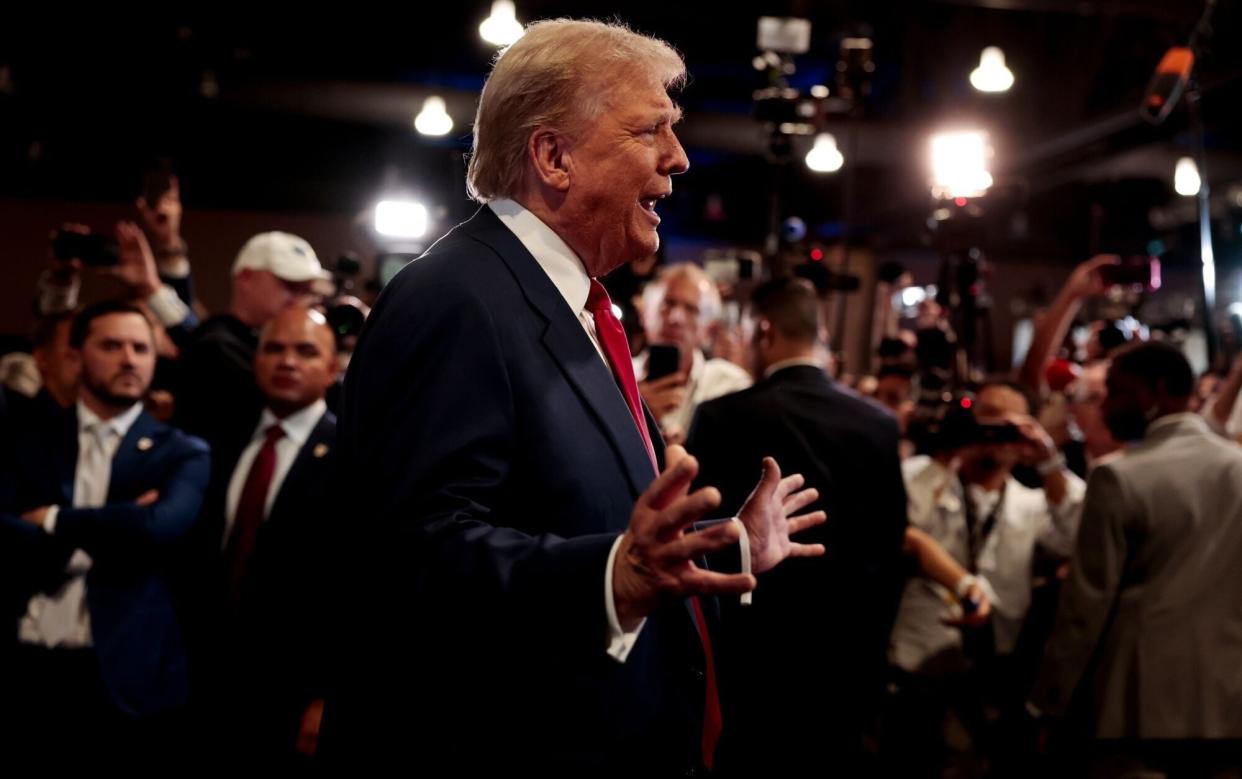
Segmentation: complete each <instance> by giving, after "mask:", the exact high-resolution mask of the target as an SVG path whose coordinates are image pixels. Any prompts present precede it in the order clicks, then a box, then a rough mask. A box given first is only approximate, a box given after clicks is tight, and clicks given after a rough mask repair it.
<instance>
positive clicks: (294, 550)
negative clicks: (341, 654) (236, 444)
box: [187, 411, 341, 754]
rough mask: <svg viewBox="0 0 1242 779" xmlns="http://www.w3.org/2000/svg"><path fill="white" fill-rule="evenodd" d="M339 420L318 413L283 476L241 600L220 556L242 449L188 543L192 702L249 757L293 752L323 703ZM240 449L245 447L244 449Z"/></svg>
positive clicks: (219, 475) (228, 462) (219, 477)
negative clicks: (307, 719)
mask: <svg viewBox="0 0 1242 779" xmlns="http://www.w3.org/2000/svg"><path fill="white" fill-rule="evenodd" d="M336 443H337V442H336V417H335V416H333V414H332V413H331V412H330V411H329V412H324V414H323V416H321V417H320V418H319V421H318V422H317V423H316V425H315V427H314V429H313V430H312V431H311V434H310V436H309V437H308V438H307V440H306V442H305V443H304V444H303V445H302V447H301V448H300V449H299V450H298V454H297V456H296V458H295V459H294V461H293V464H292V465H291V466H290V468H289V472H288V473H287V474H286V476H285V478H284V481H283V482H281V485H280V489H279V491H278V492H277V494H276V498H275V500H274V501H273V502H272V508H271V511H270V512H269V513H268V516H267V518H266V520H265V521H264V523H263V525H262V526H261V527H260V528H259V532H258V535H257V536H256V538H255V546H254V551H253V552H252V553H251V556H250V558H249V560H248V561H247V563H246V574H245V579H244V582H243V586H242V591H241V596H240V598H239V599H238V601H237V602H236V603H232V602H231V601H230V595H229V589H228V588H229V579H228V575H229V572H228V571H227V570H226V569H225V566H224V559H223V556H222V554H221V549H222V545H223V542H224V528H225V512H226V493H227V491H228V485H229V481H230V479H231V478H232V476H233V472H234V470H235V469H236V467H237V461H238V458H239V457H240V456H241V451H234V452H232V453H230V454H229V455H228V456H227V457H226V458H224V462H223V463H222V466H221V467H219V468H217V469H216V472H215V474H214V475H213V478H212V486H211V490H210V491H209V494H208V500H207V503H206V505H205V507H204V517H203V521H202V522H201V523H200V527H201V528H202V533H201V535H200V536H199V538H198V539H197V540H196V541H195V543H194V555H195V559H196V561H197V564H196V565H195V570H196V571H197V572H198V573H196V574H195V576H194V578H195V579H197V580H198V581H199V582H201V583H207V584H208V586H207V587H205V588H204V587H200V588H199V590H198V592H196V593H193V594H192V597H193V600H191V601H188V602H187V603H188V608H190V609H192V610H193V611H194V612H195V614H194V619H193V620H192V622H191V624H192V625H193V631H192V644H191V660H192V665H193V671H194V680H195V687H196V696H197V697H198V698H199V699H200V700H203V701H205V702H207V703H208V704H211V703H212V701H213V699H216V697H217V696H219V700H218V701H217V702H218V703H219V704H220V705H221V706H222V707H223V708H224V710H225V711H226V712H227V716H228V717H230V718H231V719H233V720H234V722H235V724H239V725H241V726H242V729H243V730H244V731H245V738H247V739H249V740H248V741H247V742H246V743H245V748H247V749H251V750H253V749H263V750H266V752H267V753H268V754H277V753H281V752H285V753H287V752H290V751H291V750H292V747H293V745H294V743H295V740H296V734H297V726H298V724H299V721H300V715H301V713H302V711H303V710H304V709H305V707H306V706H307V704H309V703H310V702H311V700H313V699H315V698H319V697H323V695H324V689H323V685H324V677H325V668H324V665H325V663H326V656H327V654H328V651H327V646H328V642H329V640H330V639H331V636H330V635H329V633H328V622H327V620H328V613H329V600H330V599H331V598H332V597H333V596H332V591H331V588H330V580H329V576H328V573H329V572H330V571H331V570H332V567H333V566H332V563H331V554H330V547H331V543H332V539H330V538H329V537H328V536H327V531H328V527H329V523H330V522H331V521H332V520H333V519H334V518H335V514H336V512H337V511H339V510H341V506H340V505H339V503H338V495H339V486H340V484H339V473H338V471H337V454H336V450H337V446H336ZM242 448H243V449H244V448H245V447H242Z"/></svg>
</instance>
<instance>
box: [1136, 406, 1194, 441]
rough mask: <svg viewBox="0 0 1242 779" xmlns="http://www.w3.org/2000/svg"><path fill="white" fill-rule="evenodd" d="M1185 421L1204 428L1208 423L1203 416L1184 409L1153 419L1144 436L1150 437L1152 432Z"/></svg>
mask: <svg viewBox="0 0 1242 779" xmlns="http://www.w3.org/2000/svg"><path fill="white" fill-rule="evenodd" d="M1183 422H1192V423H1193V424H1194V426H1195V427H1198V428H1202V429H1204V430H1206V429H1207V423H1206V422H1204V421H1203V417H1201V416H1199V415H1198V414H1195V413H1194V412H1191V411H1183V412H1181V413H1178V414H1168V415H1166V416H1163V417H1160V418H1159V419H1157V420H1155V421H1153V422H1152V423H1151V424H1149V425H1148V426H1147V432H1146V433H1145V434H1144V436H1143V437H1144V438H1150V437H1151V435H1152V433H1155V432H1157V431H1159V430H1163V429H1164V428H1166V427H1173V426H1174V425H1180V424H1181V423H1183Z"/></svg>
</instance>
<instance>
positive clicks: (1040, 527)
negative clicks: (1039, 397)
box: [889, 383, 1085, 770]
mask: <svg viewBox="0 0 1242 779" xmlns="http://www.w3.org/2000/svg"><path fill="white" fill-rule="evenodd" d="M973 405H974V408H973V411H974V420H975V422H973V423H971V422H969V419H970V416H969V415H966V416H965V417H962V419H964V420H966V421H967V423H966V424H964V425H963V426H961V427H960V428H959V429H961V430H963V431H979V430H982V428H980V427H979V425H988V424H997V423H1005V424H1008V425H1012V426H1013V427H1012V428H1010V429H1011V430H1013V429H1015V428H1016V430H1017V433H1018V434H1019V435H1020V440H1019V441H1018V442H1016V443H971V444H968V445H966V446H960V447H955V448H953V449H951V450H949V451H946V452H944V453H942V454H937V455H935V456H926V455H920V456H916V457H912V458H910V459H908V460H906V461H905V462H904V463H902V471H903V475H904V477H905V484H906V495H907V498H908V500H909V520H910V524H911V525H912V526H914V527H916V528H919V529H920V530H922V531H923V532H925V533H927V534H928V535H930V536H931V537H932V538H934V539H935V540H936V541H937V542H938V543H939V544H940V545H941V546H942V547H943V548H944V549H945V551H946V552H948V553H949V554H950V555H951V556H952V557H953V558H954V559H955V560H956V561H957V562H958V563H959V564H961V565H962V566H963V567H964V568H966V569H967V570H969V571H971V572H972V574H973V576H971V577H969V578H968V579H966V580H965V581H963V582H962V585H961V587H960V588H959V589H961V590H963V591H964V590H965V589H966V588H968V587H969V586H971V585H972V584H978V585H979V586H980V587H982V588H983V589H984V591H985V593H986V594H987V596H988V600H989V601H990V602H991V605H992V620H991V626H990V630H983V631H979V630H971V629H959V628H958V627H956V626H952V625H949V624H946V623H945V619H944V615H945V611H946V606H945V604H946V603H947V602H949V601H951V600H952V597H951V595H950V593H948V592H946V591H945V590H944V588H943V587H941V585H939V584H935V583H934V582H932V581H930V580H928V579H923V578H912V579H910V581H909V582H908V583H907V584H906V588H905V592H904V594H903V596H902V600H901V605H900V607H899V609H898V613H897V622H896V624H895V625H894V627H893V633H892V636H891V638H890V643H889V661H890V663H891V664H892V665H893V666H895V668H896V671H897V678H898V680H899V683H898V687H899V688H900V690H899V692H898V697H897V698H896V699H894V701H893V705H892V711H893V712H895V713H896V714H897V715H898V717H899V718H900V719H901V720H902V727H903V728H904V730H903V732H904V734H905V735H904V737H898V738H897V739H896V741H895V746H896V748H897V749H898V750H899V751H900V756H901V757H903V758H904V759H905V760H906V761H908V762H909V764H910V765H911V766H913V765H914V764H922V765H923V766H924V769H927V770H930V769H929V768H928V767H929V766H931V767H934V766H938V765H940V763H939V761H940V760H941V759H943V755H942V754H941V753H942V750H943V748H944V738H943V732H942V731H941V730H940V722H941V720H942V718H943V715H944V711H945V709H946V708H949V707H956V706H957V703H956V702H960V701H962V700H963V699H966V704H965V706H966V708H970V707H971V705H972V704H977V703H978V702H979V701H977V700H972V699H971V695H969V694H965V695H964V694H963V693H964V691H965V690H966V689H967V684H968V683H970V682H968V677H966V676H965V674H966V673H967V672H968V671H971V669H972V666H980V665H981V666H982V668H981V669H980V671H977V672H975V677H973V678H978V674H979V673H980V672H982V673H983V674H984V675H985V676H988V677H991V676H992V674H993V673H994V672H995V669H996V668H999V667H1001V666H1003V665H1004V661H1005V658H1008V657H1009V656H1010V655H1012V653H1013V652H1014V649H1015V647H1016V646H1017V641H1018V634H1019V632H1020V630H1021V628H1022V625H1023V621H1024V620H1025V618H1026V614H1027V610H1028V608H1029V606H1030V603H1031V595H1032V587H1033V580H1032V563H1033V561H1034V558H1035V553H1036V548H1037V547H1041V548H1043V549H1044V550H1045V551H1047V552H1049V553H1051V554H1052V555H1054V556H1057V557H1061V558H1064V557H1067V556H1068V555H1069V553H1070V551H1071V550H1072V548H1073V543H1074V536H1075V533H1076V532H1077V527H1078V519H1079V514H1080V512H1081V507H1082V500H1083V493H1084V492H1085V485H1084V483H1083V481H1082V479H1080V478H1078V477H1077V476H1076V475H1074V474H1073V473H1071V472H1070V471H1069V470H1068V469H1066V467H1065V460H1064V457H1063V456H1062V455H1061V454H1060V453H1059V452H1058V451H1057V450H1056V448H1055V446H1054V444H1053V443H1052V440H1051V438H1050V437H1049V436H1048V434H1047V433H1046V432H1045V431H1044V430H1043V428H1042V427H1040V426H1039V424H1038V423H1037V422H1036V421H1035V420H1034V419H1032V418H1031V417H1030V416H1029V410H1030V405H1029V401H1028V400H1027V399H1026V397H1025V395H1024V394H1023V393H1022V392H1021V391H1019V389H1018V388H1017V387H1015V386H1012V385H1009V384H1005V383H994V384H989V385H985V386H984V387H982V388H981V389H980V391H979V393H978V395H977V398H976V399H975V401H974V404H973ZM991 429H993V430H995V429H996V428H991ZM946 433H949V434H950V435H956V433H955V432H953V431H950V430H946ZM964 434H966V435H969V433H964ZM970 437H971V438H973V439H975V440H976V441H977V440H980V437H979V436H978V435H972V436H970ZM955 443H961V442H960V441H958V442H955ZM1020 462H1026V463H1029V464H1032V465H1034V466H1035V468H1036V470H1037V472H1038V473H1039V474H1040V476H1041V477H1042V479H1043V487H1042V488H1041V489H1032V488H1029V487H1026V486H1024V485H1023V484H1021V483H1020V482H1019V481H1018V480H1017V479H1015V478H1014V477H1013V475H1012V471H1013V468H1014V467H1015V466H1016V465H1018V464H1019V463H1020ZM964 639H966V640H965V641H964ZM1003 677H1004V674H1003V673H1001V674H998V678H1002V679H1003ZM1004 681H1008V682H1010V683H1012V681H1013V680H1012V679H1008V680H1004ZM989 694H991V695H992V696H993V697H994V698H995V699H997V700H1001V699H1003V701H1004V702H1005V703H1006V704H1007V706H1008V708H1009V709H1010V710H1013V709H1014V708H1015V707H1017V708H1020V704H1021V702H1022V699H1023V698H1022V696H1024V695H1025V690H1023V691H1010V690H1001V689H1000V688H999V687H996V686H993V687H992V689H991V690H990V691H989ZM955 701H956V702H955ZM959 713H960V712H959ZM965 716H967V717H969V714H966V715H965ZM974 735H976V736H977V735H978V733H977V732H976V733H975V734H974ZM907 742H908V743H907ZM924 769H920V770H924ZM911 770H913V768H912V769H911Z"/></svg>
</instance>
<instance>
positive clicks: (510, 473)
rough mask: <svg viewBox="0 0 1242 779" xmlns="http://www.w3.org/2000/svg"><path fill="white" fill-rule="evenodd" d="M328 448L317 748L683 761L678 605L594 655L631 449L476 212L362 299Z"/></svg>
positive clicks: (594, 368)
mask: <svg viewBox="0 0 1242 779" xmlns="http://www.w3.org/2000/svg"><path fill="white" fill-rule="evenodd" d="M648 427H649V429H652V430H653V431H654V424H653V422H652V420H651V419H650V416H649V415H648ZM652 435H653V438H655V439H657V441H658V438H659V436H658V433H655V432H653V433H652ZM341 445H342V456H343V457H344V458H345V464H344V467H345V472H346V474H347V478H348V481H349V484H350V486H351V489H352V491H353V496H354V497H353V510H352V511H351V512H350V516H349V517H348V518H347V521H348V522H350V524H351V528H350V530H349V533H348V536H349V537H352V538H354V539H356V540H357V541H359V547H358V549H357V550H356V559H357V560H359V561H360V562H361V565H359V566H358V567H357V568H355V569H354V570H353V571H352V574H351V576H350V578H351V579H352V582H353V584H355V585H356V587H355V589H354V590H353V593H354V594H353V595H352V596H351V611H350V628H349V630H350V631H351V632H352V633H353V634H354V636H355V641H356V644H357V645H358V647H357V648H359V649H361V650H362V651H361V652H359V653H355V654H354V655H353V657H352V659H351V661H350V662H349V664H348V668H347V670H348V671H349V674H348V676H349V678H348V682H349V683H348V684H347V686H346V690H347V692H345V693H344V694H343V696H342V697H341V698H339V699H338V700H336V701H333V700H332V698H330V699H329V702H328V709H327V712H326V714H325V724H324V727H325V733H324V735H323V738H324V742H323V746H324V749H325V751H326V752H328V753H331V752H333V751H335V752H336V754H337V755H338V756H340V757H341V759H342V762H343V763H344V764H346V765H350V764H354V763H355V762H356V761H357V760H381V759H384V758H385V757H389V756H391V755H393V754H394V752H395V755H396V756H395V757H389V759H401V760H404V761H405V763H404V764H406V765H415V766H430V767H431V768H432V769H433V770H440V771H445V770H451V771H453V772H455V773H458V774H463V775H471V774H482V773H484V772H486V771H500V770H504V771H505V772H506V773H513V774H517V773H521V772H523V771H524V770H525V769H530V770H532V771H535V772H538V773H540V774H542V775H547V774H558V775H559V774H570V773H574V774H578V775H584V776H585V775H601V774H610V773H614V772H615V773H625V772H631V773H632V774H633V775H663V774H671V773H682V772H683V771H684V770H685V769H687V768H693V767H694V766H695V764H696V763H697V761H698V753H699V746H698V743H699V733H700V729H701V726H700V722H699V720H700V718H701V709H702V701H703V694H704V693H703V684H704V683H703V675H702V657H701V649H700V647H699V644H698V640H697V636H696V634H695V632H694V627H693V623H692V621H691V617H690V613H689V611H688V609H687V607H686V604H685V603H684V602H682V601H680V600H678V601H674V602H670V603H667V604H665V605H664V606H663V607H661V608H660V609H659V611H657V612H656V613H655V614H653V615H652V616H651V618H650V619H649V620H648V622H647V624H646V627H645V628H644V630H643V632H642V634H641V636H640V637H639V639H638V642H637V644H636V645H635V647H634V649H633V652H632V653H631V655H630V656H629V659H628V661H627V662H626V663H624V664H619V663H617V662H615V661H614V660H612V659H611V658H610V657H609V656H608V655H607V654H606V651H605V650H606V632H607V630H606V624H607V623H606V615H605V605H604V603H605V600H604V592H605V590H604V584H605V583H604V571H605V564H606V560H607V557H608V554H609V550H610V549H611V547H612V545H613V542H614V541H615V540H616V538H617V537H618V534H619V533H620V532H621V531H622V530H623V529H624V528H625V527H626V525H627V523H628V521H629V515H630V512H631V510H632V508H633V505H634V501H635V499H636V498H637V497H638V495H639V494H640V493H641V491H642V490H643V489H644V488H645V487H646V486H647V484H648V483H649V482H650V481H651V480H652V478H653V473H652V467H651V462H650V460H649V458H648V456H647V454H646V451H645V447H644V444H643V442H642V439H641V437H640V435H639V432H638V430H637V429H636V428H635V426H634V423H633V420H632V418H631V416H630V414H629V411H628V409H627V407H626V404H625V401H624V399H623V398H622V395H621V393H620V391H619V390H618V388H617V385H616V383H615V381H614V379H613V376H612V374H611V372H610V370H609V369H608V367H607V366H606V365H605V364H604V362H603V361H602V360H601V359H600V356H599V354H598V353H597V352H596V350H595V347H594V346H593V345H592V343H591V341H590V339H589V337H588V336H587V335H586V333H585V332H584V330H583V328H582V325H581V323H580V322H579V320H578V318H577V316H576V312H573V311H571V310H570V308H569V306H567V305H566V304H565V300H564V298H563V297H562V296H561V294H560V293H559V292H558V291H557V289H556V287H555V286H554V285H553V284H552V282H551V280H550V279H549V278H548V277H547V275H546V274H545V273H544V271H543V270H542V269H541V268H540V267H539V265H538V264H537V263H536V261H535V259H534V258H533V257H532V256H531V255H530V254H529V253H528V252H527V251H526V249H525V248H524V247H523V246H522V244H521V243H520V242H519V241H518V240H517V238H516V237H515V236H514V235H513V234H512V233H511V232H510V231H509V230H508V229H507V228H506V227H505V226H504V225H503V224H502V223H501V222H500V220H499V219H498V218H497V217H496V216H495V214H494V213H493V212H492V211H491V210H490V209H488V208H483V209H481V210H480V211H479V212H478V213H477V214H476V215H475V216H474V217H473V218H472V219H471V220H469V221H468V222H466V223H464V224H462V225H460V226H459V227H457V228H456V229H455V230H453V231H452V232H451V233H449V234H448V235H447V236H446V237H445V238H443V239H442V240H440V241H439V242H438V243H436V244H435V246H433V247H432V248H431V250H429V251H428V252H427V254H426V255H424V256H423V257H421V258H420V259H417V260H415V261H414V262H413V263H411V264H410V265H409V266H407V267H406V268H405V269H404V270H402V271H401V273H400V274H398V275H397V277H396V278H395V279H394V280H393V281H392V282H391V283H390V284H389V285H388V286H387V287H386V288H385V289H384V291H383V294H381V296H380V299H379V301H378V302H377V303H376V306H375V309H374V310H373V312H372V314H371V317H370V319H369V320H368V322H367V325H366V327H365V329H364V331H363V333H362V335H361V338H360V340H359V343H358V347H357V350H356V351H355V353H354V357H353V360H352V362H351V364H350V368H349V373H348V376H347V377H346V383H345V392H344V409H343V413H342V417H341ZM657 448H658V449H660V452H659V453H660V454H661V455H662V447H661V446H660V444H659V443H657ZM341 535H345V534H344V533H342V534H341ZM334 718H336V719H335V721H334ZM334 729H335V732H333V730H334ZM334 739H335V743H333V740H334Z"/></svg>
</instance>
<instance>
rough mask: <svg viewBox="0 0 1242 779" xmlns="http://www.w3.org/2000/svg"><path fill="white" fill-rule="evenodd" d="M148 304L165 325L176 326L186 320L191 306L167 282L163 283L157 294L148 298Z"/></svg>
mask: <svg viewBox="0 0 1242 779" xmlns="http://www.w3.org/2000/svg"><path fill="white" fill-rule="evenodd" d="M147 305H148V306H150V308H151V312H152V313H154V314H155V318H156V319H158V320H160V324H161V325H163V326H164V327H175V326H176V325H179V324H181V323H182V322H184V321H185V318H186V317H187V316H189V314H190V307H189V306H187V305H186V304H185V301H183V300H182V299H181V298H180V297H178V296H177V292H176V291H175V290H174V289H173V288H172V287H170V286H168V285H167V284H161V285H160V288H159V289H158V290H156V291H155V294H153V295H151V297H149V298H147Z"/></svg>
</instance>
